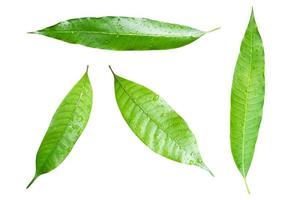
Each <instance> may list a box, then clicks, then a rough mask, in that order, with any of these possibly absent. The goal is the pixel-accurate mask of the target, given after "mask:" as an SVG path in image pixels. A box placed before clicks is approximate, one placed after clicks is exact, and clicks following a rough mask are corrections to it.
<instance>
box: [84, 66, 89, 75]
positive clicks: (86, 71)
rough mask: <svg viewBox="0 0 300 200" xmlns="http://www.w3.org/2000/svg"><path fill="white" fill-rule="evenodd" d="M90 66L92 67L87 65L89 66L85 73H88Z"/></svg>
mask: <svg viewBox="0 0 300 200" xmlns="http://www.w3.org/2000/svg"><path fill="white" fill-rule="evenodd" d="M89 68H90V66H89V65H87V66H86V70H85V73H86V74H87V73H88V72H89Z"/></svg>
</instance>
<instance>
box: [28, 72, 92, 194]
mask: <svg viewBox="0 0 300 200" xmlns="http://www.w3.org/2000/svg"><path fill="white" fill-rule="evenodd" d="M92 93H93V92H92V87H91V84H90V80H89V77H88V69H87V71H86V73H85V74H84V75H83V77H82V78H81V79H80V80H79V81H78V82H77V83H76V85H75V86H74V87H73V88H72V90H71V91H70V92H69V93H68V95H67V96H66V97H65V98H64V100H63V101H62V103H61V104H60V106H59V107H58V109H57V110H56V112H55V114H54V116H53V118H52V120H51V123H50V126H49V128H48V130H47V132H46V135H45V137H44V139H43V141H42V143H41V145H40V148H39V150H38V152H37V155H36V172H35V176H34V177H33V179H32V181H31V182H30V183H29V185H28V186H27V188H29V187H30V185H31V184H32V183H33V182H34V181H35V180H36V179H37V178H38V177H39V176H40V175H41V174H45V173H48V172H50V171H51V170H53V169H55V168H56V167H57V166H58V165H59V164H60V163H62V162H63V161H64V160H65V158H66V157H67V156H68V154H69V153H70V151H71V150H72V148H73V146H74V145H75V143H76V141H77V140H78V138H79V137H80V135H81V133H82V131H83V130H84V128H85V126H86V124H87V122H88V119H89V116H90V112H91V108H92V96H93V94H92Z"/></svg>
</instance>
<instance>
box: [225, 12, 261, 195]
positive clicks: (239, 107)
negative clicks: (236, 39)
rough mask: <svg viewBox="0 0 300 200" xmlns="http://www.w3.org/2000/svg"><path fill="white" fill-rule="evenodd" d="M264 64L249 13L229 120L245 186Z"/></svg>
mask: <svg viewBox="0 0 300 200" xmlns="http://www.w3.org/2000/svg"><path fill="white" fill-rule="evenodd" d="M264 65H265V62H264V49H263V43H262V39H261V37H260V34H259V32H258V28H257V25H256V22H255V19H254V14H253V11H252V14H251V18H250V22H249V25H248V28H247V31H246V33H245V36H244V39H243V41H242V44H241V49H240V55H239V57H238V60H237V64H236V67H235V72H234V77H233V84H232V92H231V119H230V120H231V122H230V130H231V134H230V139H231V151H232V155H233V158H234V161H235V164H236V166H237V167H238V169H239V171H240V172H241V174H242V176H243V177H244V180H245V183H246V186H247V182H246V176H247V173H248V170H249V168H250V164H251V161H252V158H253V154H254V149H255V144H256V140H257V136H258V130H259V126H260V122H261V119H262V113H263V104H264V94H265V77H264ZM247 190H248V192H250V191H249V187H248V186H247Z"/></svg>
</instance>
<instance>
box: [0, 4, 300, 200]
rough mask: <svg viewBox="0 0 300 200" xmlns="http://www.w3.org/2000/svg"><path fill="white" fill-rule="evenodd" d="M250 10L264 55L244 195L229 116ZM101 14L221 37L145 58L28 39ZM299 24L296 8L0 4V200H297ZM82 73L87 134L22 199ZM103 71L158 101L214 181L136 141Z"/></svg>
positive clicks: (147, 54)
mask: <svg viewBox="0 0 300 200" xmlns="http://www.w3.org/2000/svg"><path fill="white" fill-rule="evenodd" d="M252 5H253V6H254V10H255V16H256V20H257V24H258V26H259V29H260V33H261V36H262V38H263V41H264V47H265V54H266V58H265V59H266V96H265V107H264V116H263V121H262V124H261V128H260V134H259V138H258V142H257V146H256V152H255V156H254V159H253V162H252V166H251V168H250V171H249V174H248V183H249V185H250V188H251V191H252V193H251V195H248V194H247V192H246V189H245V186H244V183H243V179H242V177H241V175H240V174H239V172H238V170H237V168H236V166H235V164H234V162H233V159H232V155H231V151H230V145H229V110H230V91H231V82H232V76H233V71H234V67H235V62H236V59H237V56H238V53H239V47H240V42H241V40H242V37H243V35H244V32H245V29H246V26H247V24H248V20H249V17H250V11H251V6H252ZM106 15H116V16H117V15H120V16H133V17H147V18H151V19H157V20H161V21H167V22H173V23H178V24H184V25H188V26H191V27H195V28H198V29H200V30H210V29H212V28H215V27H218V26H221V27H222V28H221V30H219V31H217V32H213V33H210V34H207V35H206V36H204V37H203V38H200V39H199V40H197V41H196V42H194V43H192V44H190V45H188V46H185V47H183V48H179V49H174V50H166V51H147V52H146V51H144V52H114V51H107V50H99V49H92V48H87V47H84V46H79V45H72V44H67V43H64V42H61V41H58V40H54V39H51V38H47V37H43V36H39V35H30V34H26V32H28V31H34V30H37V29H41V28H44V27H47V26H50V25H53V24H55V23H57V22H59V21H62V20H66V19H70V18H77V17H88V16H90V17H91V16H94V17H97V16H99V17H100V16H106ZM299 19H300V12H299V5H298V3H297V1H296V0H294V1H293V0H284V1H283V0H282V1H279V0H272V1H271V0H270V1H267V0H257V1H250V0H243V1H241V0H226V1H224V0H194V1H193V0H184V1H174V0H168V1H167V0H159V1H157V0H151V1H142V0H105V1H104V0H84V1H83V0H82V1H74V0H72V1H66V0H65V1H63V0H51V1H41V0H26V1H21V0H19V1H16V0H6V1H4V0H3V1H1V3H0V22H1V23H0V24H1V28H0V30H1V31H0V35H1V37H0V49H1V56H0V89H1V98H0V122H1V129H0V130H1V131H0V132H1V133H0V134H1V135H0V158H1V163H0V199H1V200H15V199H20V200H40V199H43V200H50V199H51V200H52V199H105V200H111V199H112V200H114V199H116V200H117V199H118V200H119V199H131V200H136V199H138V200H140V199H143V200H150V199H174V200H175V199H189V200H193V199H205V200H220V199H230V200H244V199H253V200H261V199H273V200H277V199H289V200H299V199H300V194H299V179H300V172H299V169H300V157H299V153H300V146H299V144H300V133H299V130H300V127H299V123H300V117H299V113H300V90H299V88H300V65H299V64H300V62H299V44H300V42H299V35H300V29H299ZM87 64H89V65H90V66H91V67H90V79H91V82H92V86H93V89H94V105H93V110H92V114H91V118H90V121H89V123H88V126H87V128H86V129H85V131H84V132H83V134H82V136H81V138H80V139H79V140H78V142H77V144H76V145H75V147H74V149H73V151H72V152H71V154H70V155H69V156H68V158H67V159H66V160H65V161H64V162H63V163H62V164H61V165H60V166H59V167H58V168H57V169H55V170H54V171H52V172H50V173H49V174H46V175H42V176H41V177H40V178H38V179H37V180H36V182H35V183H34V184H33V185H32V186H31V188H30V189H29V190H26V189H25V187H26V185H27V184H28V182H29V181H30V179H31V178H32V176H33V174H34V171H35V154H36V151H37V149H38V147H39V145H40V142H41V140H42V138H43V136H44V134H45V131H46V129H47V127H48V124H49V122H50V120H51V117H52V115H53V113H54V111H55V110H56V108H57V106H58V105H59V103H60V102H61V100H62V99H63V97H64V96H65V95H66V94H67V92H68V91H69V90H70V89H71V87H72V86H73V85H74V84H75V83H76V82H77V81H78V80H79V78H80V77H81V76H82V74H83V73H84V71H85V67H86V65H87ZM108 64H111V65H112V66H113V68H114V70H115V72H116V73H118V74H119V75H121V76H123V77H126V78H128V79H130V80H133V81H136V82H138V83H140V84H143V85H145V86H147V87H149V88H151V89H152V90H154V91H155V92H157V93H158V94H160V95H161V96H162V97H163V98H164V99H165V100H166V101H167V102H168V103H169V104H170V105H171V106H172V107H173V108H175V110H176V111H177V112H178V113H179V114H180V115H182V117H184V118H185V120H186V121H187V122H188V124H189V126H190V128H191V129H192V130H193V132H194V134H195V136H196V137H197V140H198V143H199V148H200V152H201V154H202V155H203V158H204V160H205V162H206V163H207V165H208V166H209V167H210V168H211V169H212V171H213V172H214V173H215V178H213V177H211V176H210V175H209V174H208V173H207V172H205V171H204V170H201V169H199V168H197V167H193V166H187V165H183V164H179V163H176V162H173V161H170V160H167V159H165V158H163V157H161V156H159V155H157V154H155V153H153V152H152V151H151V150H149V149H148V148H147V147H146V146H145V145H144V144H142V143H141V142H140V141H139V140H138V138H137V137H136V136H135V135H134V134H133V133H132V132H131V131H130V129H129V128H128V126H127V124H126V123H125V121H124V120H123V119H122V117H121V114H120V112H119V110H118V107H117V105H116V102H115V98H114V90H113V77H112V75H111V73H110V71H109V69H108V67H107V66H108Z"/></svg>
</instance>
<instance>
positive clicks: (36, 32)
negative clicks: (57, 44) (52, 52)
mask: <svg viewBox="0 0 300 200" xmlns="http://www.w3.org/2000/svg"><path fill="white" fill-rule="evenodd" d="M27 33H28V34H39V32H38V31H29V32H27Z"/></svg>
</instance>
